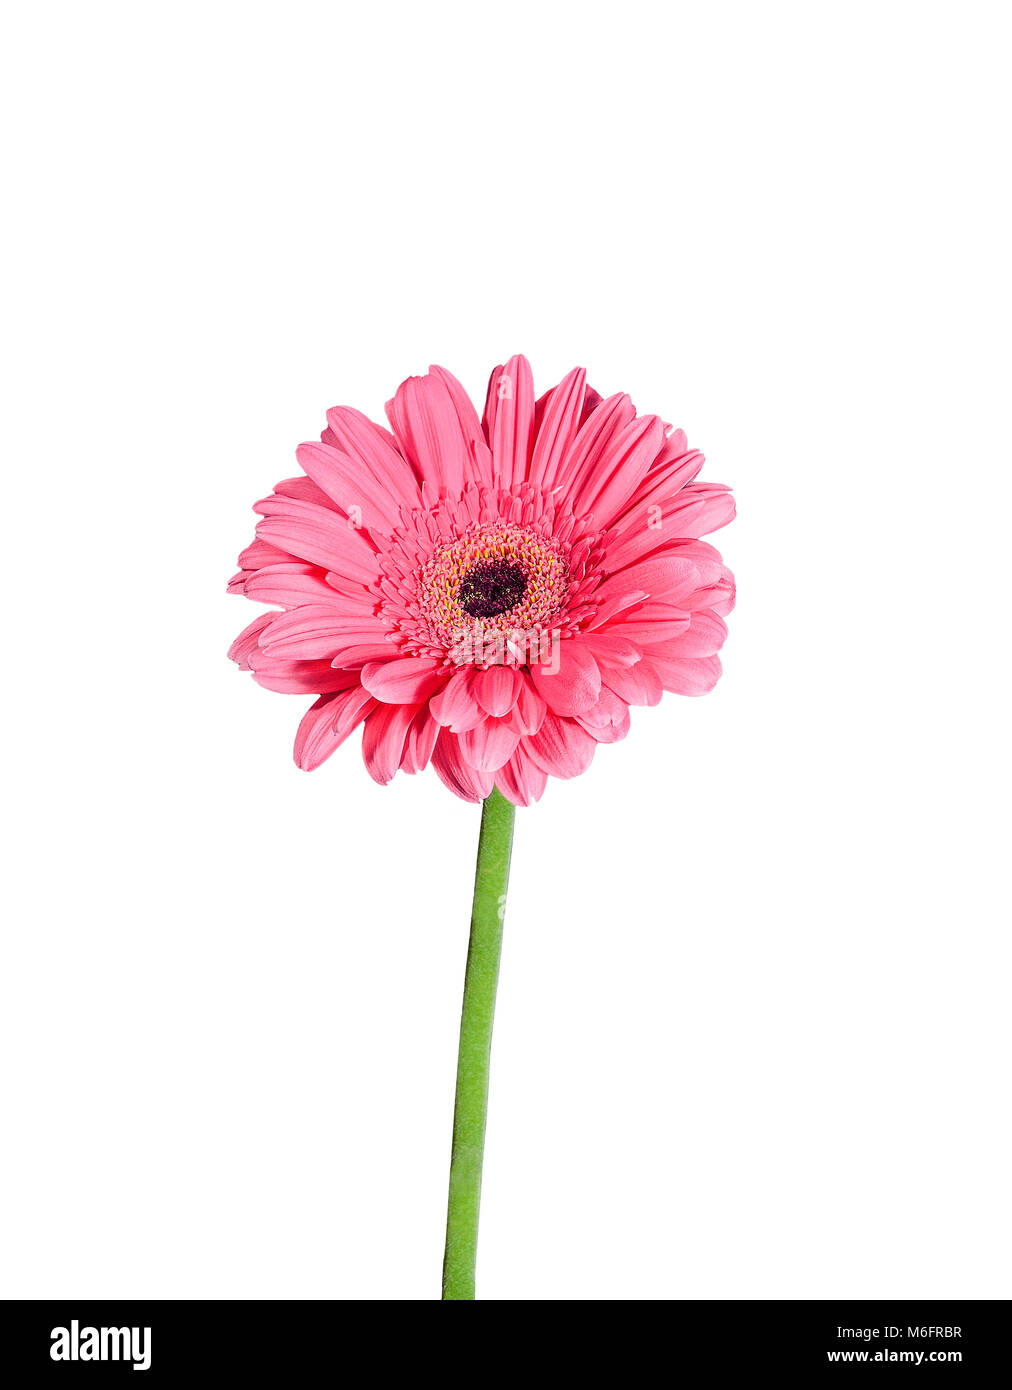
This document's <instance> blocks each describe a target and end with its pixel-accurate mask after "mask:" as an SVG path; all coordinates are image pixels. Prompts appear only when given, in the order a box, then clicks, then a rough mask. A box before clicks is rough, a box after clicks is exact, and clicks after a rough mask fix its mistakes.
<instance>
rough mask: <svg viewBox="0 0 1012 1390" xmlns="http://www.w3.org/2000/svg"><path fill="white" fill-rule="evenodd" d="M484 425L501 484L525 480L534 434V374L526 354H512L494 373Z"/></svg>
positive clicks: (511, 483) (494, 466) (507, 485)
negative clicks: (522, 355)
mask: <svg viewBox="0 0 1012 1390" xmlns="http://www.w3.org/2000/svg"><path fill="white" fill-rule="evenodd" d="M484 428H485V434H486V437H487V438H488V442H489V444H490V445H491V447H492V468H493V470H494V474H495V478H496V481H497V482H498V484H499V486H500V487H504V488H509V487H512V486H513V484H514V483H522V482H523V481H524V479H525V478H526V477H527V466H528V461H529V459H530V456H531V445H532V441H533V435H534V377H533V376H532V374H531V364H530V363H529V362H528V361H527V358H526V357H521V356H516V357H511V358H510V360H509V361H508V362H507V363H506V365H505V367H497V368H496V369H495V371H494V372H493V373H492V376H491V378H490V380H489V383H488V396H487V398H486V401H485V420H484Z"/></svg>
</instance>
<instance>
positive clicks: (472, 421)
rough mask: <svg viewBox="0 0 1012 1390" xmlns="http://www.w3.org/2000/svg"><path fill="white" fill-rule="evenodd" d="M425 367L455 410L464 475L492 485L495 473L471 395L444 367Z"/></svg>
mask: <svg viewBox="0 0 1012 1390" xmlns="http://www.w3.org/2000/svg"><path fill="white" fill-rule="evenodd" d="M429 371H430V372H431V373H432V375H433V376H434V377H438V379H439V380H440V381H441V382H442V383H443V385H444V386H445V387H446V390H447V394H448V395H449V397H450V400H451V401H452V402H453V408H454V410H455V411H456V412H457V421H458V423H459V425H460V432H461V434H462V435H463V437H464V439H465V440H466V442H467V447H468V453H469V455H470V462H469V466H468V469H467V477H468V478H469V479H473V480H474V481H476V482H479V483H481V484H483V485H484V486H485V487H493V486H494V484H495V474H494V472H493V469H492V451H491V449H490V448H489V447H488V442H487V440H486V439H485V434H484V431H483V430H482V428H481V421H480V420H479V419H478V412H477V411H476V410H475V408H474V405H473V403H472V401H471V397H470V396H469V395H468V394H467V392H466V391H465V390H464V388H463V386H461V384H460V382H459V381H458V380H457V378H456V377H455V376H454V375H453V374H452V373H451V372H448V371H447V370H446V368H445V367H430V368H429Z"/></svg>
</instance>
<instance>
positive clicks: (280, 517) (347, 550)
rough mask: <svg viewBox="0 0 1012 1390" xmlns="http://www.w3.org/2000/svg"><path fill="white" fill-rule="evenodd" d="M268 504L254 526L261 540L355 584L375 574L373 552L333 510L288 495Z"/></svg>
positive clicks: (375, 567) (359, 535)
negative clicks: (261, 518)
mask: <svg viewBox="0 0 1012 1390" xmlns="http://www.w3.org/2000/svg"><path fill="white" fill-rule="evenodd" d="M269 504H270V506H271V511H270V514H269V515H266V516H265V517H264V519H263V520H262V521H261V522H260V524H259V525H258V526H257V535H258V536H259V537H260V538H261V540H265V541H270V542H271V543H272V544H274V545H279V546H283V547H284V548H285V549H286V550H288V551H290V552H291V554H292V555H293V556H295V557H296V558H297V559H300V560H308V561H310V562H311V563H312V564H314V565H319V566H320V567H321V568H323V569H326V570H334V571H335V572H336V573H338V574H343V575H347V576H348V577H349V578H351V579H356V580H358V581H359V583H363V584H368V583H370V582H371V581H372V580H374V579H375V578H376V577H377V575H378V574H379V565H378V563H377V559H376V553H375V551H374V550H373V549H372V547H371V546H370V545H369V544H368V542H367V541H366V540H365V539H364V538H363V534H362V532H361V531H357V530H355V529H354V528H353V527H351V526H349V525H348V523H347V521H345V520H344V519H343V518H342V517H341V516H339V515H338V513H337V512H333V511H328V510H327V509H326V508H325V507H318V506H316V505H314V504H313V503H312V502H299V501H297V500H296V499H295V498H292V497H282V498H271V499H269ZM265 505H266V504H265Z"/></svg>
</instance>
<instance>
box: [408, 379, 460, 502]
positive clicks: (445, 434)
mask: <svg viewBox="0 0 1012 1390" xmlns="http://www.w3.org/2000/svg"><path fill="white" fill-rule="evenodd" d="M387 416H388V417H389V420H390V423H391V425H392V426H393V431H394V434H395V435H396V436H397V440H398V443H399V444H400V446H401V450H402V451H403V453H404V457H405V458H406V459H409V460H410V462H411V463H413V464H414V466H415V468H416V469H417V470H418V473H419V476H420V477H421V478H422V479H423V481H428V482H430V483H432V484H433V486H434V487H435V488H436V489H438V492H439V494H440V496H447V495H448V496H451V497H459V496H460V494H461V493H462V492H463V491H464V484H465V482H468V481H470V479H471V477H472V476H473V473H472V470H473V457H472V453H471V440H470V439H468V438H467V437H466V436H465V433H464V428H466V426H463V427H462V424H461V419H460V416H459V414H458V412H457V405H456V402H455V400H454V398H453V396H452V395H451V394H450V391H449V390H448V388H447V385H446V381H445V380H444V379H443V378H442V377H441V376H436V375H432V374H430V375H429V376H409V377H408V379H407V381H404V382H402V383H401V385H400V386H399V387H398V389H397V394H396V396H394V398H393V400H392V401H388V402H387Z"/></svg>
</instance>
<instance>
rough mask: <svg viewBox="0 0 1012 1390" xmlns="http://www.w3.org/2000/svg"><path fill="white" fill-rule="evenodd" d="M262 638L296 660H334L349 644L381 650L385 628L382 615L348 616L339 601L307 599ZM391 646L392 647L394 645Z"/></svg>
mask: <svg viewBox="0 0 1012 1390" xmlns="http://www.w3.org/2000/svg"><path fill="white" fill-rule="evenodd" d="M276 616H277V621H276V622H275V623H272V624H271V627H270V629H269V631H267V632H265V633H264V634H263V636H262V637H261V639H260V645H261V647H263V648H264V650H265V651H269V652H274V653H275V654H276V655H279V656H281V655H283V656H286V657H288V658H289V659H290V660H293V661H312V660H314V659H319V658H322V657H326V658H327V660H329V661H334V660H335V659H336V658H337V657H338V655H339V653H340V652H341V651H342V650H343V649H344V648H346V647H348V646H351V645H353V644H354V645H357V644H360V643H363V642H366V643H369V644H371V645H373V646H376V647H378V648H379V650H380V651H381V652H382V651H383V650H384V648H385V647H389V644H387V643H385V641H384V638H385V635H386V628H385V626H384V624H383V622H382V621H381V620H380V619H379V618H374V617H370V616H368V615H365V614H354V615H352V616H350V617H349V616H346V615H345V614H344V613H342V611H341V609H340V608H339V607H338V606H337V604H336V603H306V604H303V605H302V606H301V607H299V608H293V609H291V610H290V611H289V612H287V613H280V614H277V615H276ZM391 650H392V649H391Z"/></svg>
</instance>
